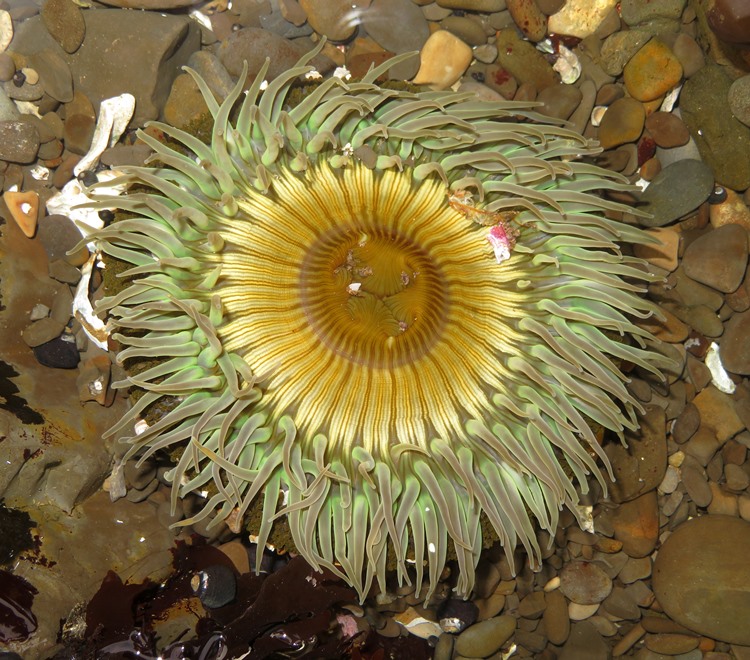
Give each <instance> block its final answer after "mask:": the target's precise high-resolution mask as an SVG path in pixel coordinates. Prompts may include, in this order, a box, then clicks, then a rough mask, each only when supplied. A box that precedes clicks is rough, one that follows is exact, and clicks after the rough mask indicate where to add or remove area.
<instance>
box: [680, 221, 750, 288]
mask: <svg viewBox="0 0 750 660" xmlns="http://www.w3.org/2000/svg"><path fill="white" fill-rule="evenodd" d="M747 243H748V239H747V232H746V231H745V230H744V229H743V228H742V227H740V226H739V225H724V226H723V227H719V228H718V229H714V230H713V231H710V232H708V233H706V234H704V235H703V236H700V237H699V238H697V239H696V240H694V241H693V242H692V243H691V244H690V245H688V247H687V249H686V250H685V256H684V258H683V268H684V269H685V273H686V274H687V276H688V277H691V278H692V279H694V280H697V281H698V282H701V283H702V284H706V285H708V286H710V287H712V288H714V289H717V290H719V291H722V292H724V293H731V292H732V291H735V290H736V289H737V287H738V286H739V285H740V283H741V282H742V279H743V277H744V275H745V269H746V266H747V258H748V246H747Z"/></svg>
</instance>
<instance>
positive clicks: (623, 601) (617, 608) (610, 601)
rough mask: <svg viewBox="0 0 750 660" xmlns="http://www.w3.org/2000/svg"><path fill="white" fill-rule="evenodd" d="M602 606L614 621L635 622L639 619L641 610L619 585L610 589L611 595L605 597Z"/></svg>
mask: <svg viewBox="0 0 750 660" xmlns="http://www.w3.org/2000/svg"><path fill="white" fill-rule="evenodd" d="M602 606H603V607H604V609H605V610H606V611H607V612H608V613H609V614H611V615H612V616H613V617H615V618H616V619H625V620H627V621H636V620H637V619H640V618H641V610H640V609H638V604H637V603H636V602H635V600H633V597H632V596H631V595H630V594H629V593H628V592H627V591H625V589H624V588H623V587H621V586H619V585H618V586H616V587H615V588H614V589H612V593H611V594H610V595H609V596H607V598H606V600H605V601H604V603H603V604H602Z"/></svg>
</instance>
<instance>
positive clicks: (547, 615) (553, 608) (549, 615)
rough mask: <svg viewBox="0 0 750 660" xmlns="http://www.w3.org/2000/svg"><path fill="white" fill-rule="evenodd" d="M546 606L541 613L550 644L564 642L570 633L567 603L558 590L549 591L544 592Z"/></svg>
mask: <svg viewBox="0 0 750 660" xmlns="http://www.w3.org/2000/svg"><path fill="white" fill-rule="evenodd" d="M544 598H545V601H546V603H547V607H546V608H545V609H544V614H542V621H543V622H544V630H545V631H546V633H547V638H548V639H549V641H550V642H552V644H556V645H558V646H559V645H560V644H564V643H565V640H567V639H568V635H569V634H570V619H569V618H568V603H567V601H566V600H565V596H563V595H562V593H561V592H560V591H557V590H555V591H550V592H549V593H548V594H545V597H544Z"/></svg>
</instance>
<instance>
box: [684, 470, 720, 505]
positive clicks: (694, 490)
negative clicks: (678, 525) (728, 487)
mask: <svg viewBox="0 0 750 660" xmlns="http://www.w3.org/2000/svg"><path fill="white" fill-rule="evenodd" d="M682 483H683V485H684V486H685V490H686V491H687V494H688V495H689V496H690V499H691V500H693V502H695V505H696V506H699V507H704V508H705V507H707V506H708V505H709V504H711V499H712V498H713V494H712V493H711V487H710V486H709V485H708V480H707V479H706V477H705V475H704V474H702V473H701V471H700V470H698V468H695V467H691V466H688V467H684V468H683V469H682Z"/></svg>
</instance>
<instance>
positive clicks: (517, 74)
mask: <svg viewBox="0 0 750 660" xmlns="http://www.w3.org/2000/svg"><path fill="white" fill-rule="evenodd" d="M495 41H496V45H497V59H498V61H497V63H498V64H499V65H500V66H501V67H503V69H505V70H506V71H507V72H508V73H510V74H511V75H512V76H513V77H514V78H515V79H516V80H517V81H518V82H519V83H520V84H523V83H532V84H533V85H534V87H535V88H536V90H537V91H539V90H541V89H544V88H545V87H549V86H550V85H554V84H556V83H557V82H559V76H558V75H557V73H556V72H555V70H554V69H553V68H552V65H551V64H550V63H549V62H548V61H547V60H546V58H545V57H544V55H542V53H540V52H539V51H538V50H537V49H536V48H534V46H532V45H531V44H530V43H529V42H528V41H524V40H523V39H521V38H520V37H519V36H518V34H517V33H516V30H515V28H506V29H505V30H500V31H499V32H498V33H497V36H496V37H495Z"/></svg>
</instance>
